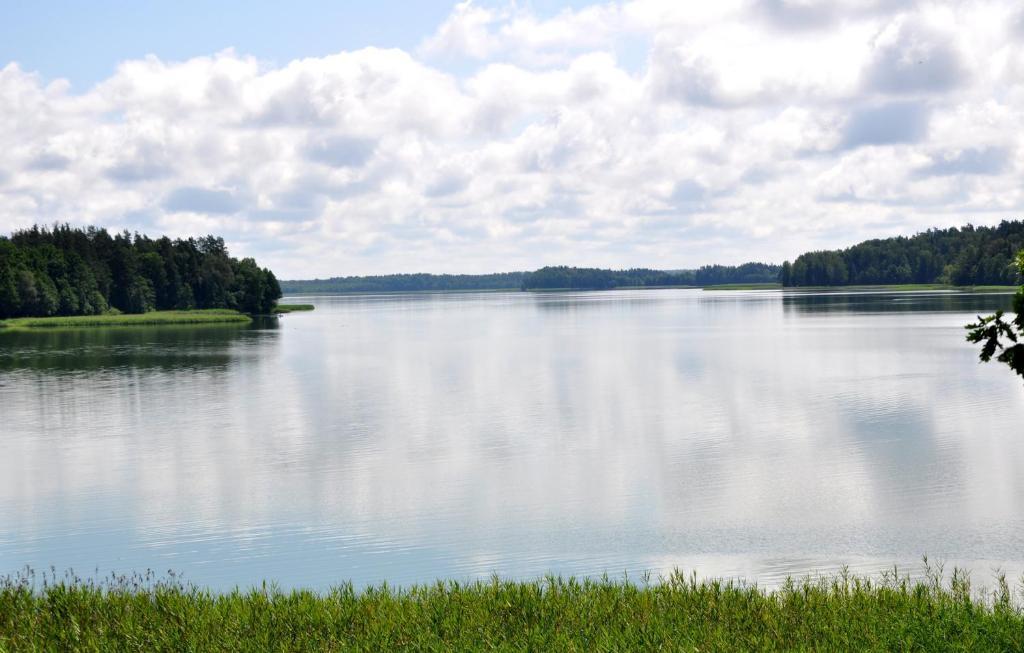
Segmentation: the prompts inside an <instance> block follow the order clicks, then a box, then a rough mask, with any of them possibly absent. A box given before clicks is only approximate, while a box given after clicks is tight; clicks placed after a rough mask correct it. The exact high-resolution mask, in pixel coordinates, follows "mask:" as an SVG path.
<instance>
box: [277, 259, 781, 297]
mask: <svg viewBox="0 0 1024 653" xmlns="http://www.w3.org/2000/svg"><path fill="white" fill-rule="evenodd" d="M780 270H781V268H780V267H779V266H777V265H766V264H764V263H745V264H743V265H740V266H730V265H706V266H704V267H702V268H700V269H698V270H676V271H664V270H647V269H641V268H635V269H631V270H604V269H598V268H571V267H565V266H557V267H545V268H541V269H539V270H537V271H535V272H501V273H496V274H389V275H383V276H371V277H335V278H333V279H313V280H309V281H282V282H281V289H282V290H283V291H284V292H286V293H289V294H292V293H318V292H320V293H343V292H415V291H421V290H434V291H439V290H519V289H522V290H534V289H538V290H539V289H550V288H576V289H580V290H583V289H586V290H606V289H609V288H620V287H624V286H632V287H637V286H709V285H715V284H723V283H772V282H777V281H778V280H779V272H780Z"/></svg>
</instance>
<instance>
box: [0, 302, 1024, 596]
mask: <svg viewBox="0 0 1024 653" xmlns="http://www.w3.org/2000/svg"><path fill="white" fill-rule="evenodd" d="M293 299H295V300H296V301H302V302H309V303H313V304H315V305H316V311H315V312H312V313H295V314H291V315H287V316H284V317H282V318H280V319H271V318H267V319H264V320H262V321H259V322H257V323H255V324H253V325H252V326H249V327H244V326H243V327H236V326H211V327H190V328H141V329H137V328H121V329H102V330H69V331H54V332H38V333H34V332H33V333H28V332H18V333H15V332H9V333H0V573H11V572H16V571H18V570H19V569H22V568H24V567H25V566H26V565H29V566H31V567H34V568H36V569H49V568H50V567H51V566H53V567H55V568H56V569H57V570H58V572H60V571H63V570H65V569H67V568H73V569H74V570H75V571H77V572H78V573H80V574H82V575H86V576H95V575H97V574H99V575H104V574H107V573H110V572H111V571H118V572H128V571H132V570H145V569H153V570H155V571H156V572H158V573H159V574H163V573H166V572H167V571H168V570H173V571H175V572H179V573H182V574H183V575H184V577H185V578H186V579H187V580H190V581H194V582H196V583H199V584H202V585H206V586H209V587H212V588H214V589H228V588H231V587H234V586H236V585H240V586H249V585H252V584H258V583H260V582H261V581H262V580H268V581H277V582H279V583H280V584H281V586H282V587H286V588H287V587H296V586H305V587H311V588H315V589H325V588H327V587H329V586H331V585H334V584H337V583H339V582H341V581H344V580H352V581H353V582H355V584H356V585H364V584H366V583H376V582H380V581H383V580H387V581H389V582H391V583H397V584H409V583H413V582H422V581H432V580H434V579H437V578H450V579H459V580H463V579H473V578H480V577H487V576H489V575H491V574H493V573H496V574H499V575H501V576H503V577H513V578H535V577H538V576H541V575H543V574H545V573H547V572H553V573H559V574H563V575H570V574H572V575H590V576H598V575H601V574H603V573H607V574H608V575H610V576H612V577H622V575H623V574H624V573H628V574H629V577H631V578H639V577H640V575H641V574H643V573H644V572H645V571H649V572H651V573H652V574H653V575H654V576H657V575H658V574H664V573H666V572H668V571H671V570H672V569H673V568H677V567H678V568H681V569H684V570H686V571H687V572H689V571H690V570H695V571H696V572H697V573H698V575H700V576H724V577H743V578H746V579H748V580H756V581H758V582H759V583H762V584H765V585H775V584H778V583H779V582H780V581H781V580H782V579H784V578H785V577H786V576H787V575H791V574H792V575H797V576H799V575H803V574H806V573H809V572H812V571H824V572H831V571H834V570H836V569H838V568H839V567H840V566H841V565H848V566H849V567H850V568H851V569H852V570H854V571H857V572H863V573H876V572H879V571H881V570H884V569H887V568H889V569H891V568H892V566H893V565H898V567H899V568H901V569H903V570H905V571H908V572H915V573H916V572H919V571H920V568H921V557H922V556H923V555H925V554H927V555H928V556H929V557H930V558H931V559H932V560H940V561H945V562H946V564H947V568H948V567H952V566H953V565H954V564H956V565H961V566H963V567H966V568H968V569H970V570H971V571H972V574H973V577H974V579H975V580H976V581H977V582H982V583H986V582H990V581H991V579H992V577H993V570H995V569H1002V570H1005V571H1006V572H1008V574H1009V575H1011V576H1019V575H1020V573H1021V572H1024V474H1022V473H1021V472H1022V470H1024V428H1022V425H1024V383H1022V382H1021V380H1020V379H1019V377H1015V376H1014V375H1013V374H1012V373H1011V372H1010V371H1009V370H1008V369H1007V368H1005V366H997V365H994V364H990V365H980V364H979V363H978V361H977V350H976V347H975V346H972V345H970V344H969V343H967V342H965V340H964V334H965V331H964V329H963V325H964V324H966V323H967V322H969V321H971V320H973V318H974V317H975V316H976V315H977V314H978V313H987V312H991V311H993V310H995V309H997V308H1008V307H1009V305H1010V295H1006V294H1003V295H993V294H971V293H959V292H918V293H914V292H889V293H863V292H862V293H854V292H850V293H842V292H840V293H813V292H807V293H791V292H785V293H783V292H780V291H759V292H753V291H752V292H727V291H719V292H702V291H699V290H681V289H668V290H636V291H629V290H623V291H608V292H590V293H585V292H580V293H536V294H534V293H520V292H512V293H465V294H410V295H376V296H369V295H366V296H333V297H325V296H320V297H314V298H311V299H310V298H301V299H297V298H293ZM285 301H287V299H286V300H285Z"/></svg>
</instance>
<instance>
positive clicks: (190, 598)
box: [0, 574, 1024, 651]
mask: <svg viewBox="0 0 1024 653" xmlns="http://www.w3.org/2000/svg"><path fill="white" fill-rule="evenodd" d="M491 649H498V650H517V651H518V650H551V651H595V650H596V651H611V650H645V651H646V650H672V651H676V650H679V651H696V650H701V651H704V650H715V651H749V650H759V651H773V650H880V651H881V650H993V651H994V650H1000V651H1009V650H1024V614H1022V612H1021V609H1020V608H1019V607H1017V605H1016V603H1015V601H1014V599H1013V597H1012V596H1011V591H1010V588H1009V587H1008V586H1007V585H1006V583H1005V582H1000V583H997V585H996V588H995V590H994V591H991V592H989V593H987V594H983V595H979V594H977V593H976V592H972V590H971V587H970V583H969V581H967V580H965V579H964V578H963V577H962V576H957V575H954V577H953V578H952V579H950V580H948V581H943V580H942V579H941V578H938V577H935V576H932V577H930V578H928V579H926V580H923V581H917V582H911V581H909V580H906V579H897V578H895V577H887V578H883V579H881V580H880V581H874V582H872V581H869V580H865V579H860V578H851V577H846V576H839V577H836V578H831V579H822V580H817V581H807V582H804V583H797V584H792V583H790V584H787V585H786V586H784V587H783V588H782V589H780V590H777V591H773V592H765V591H763V590H759V589H756V588H753V587H749V586H744V585H739V584H733V583H727V582H715V581H706V582H705V581H697V580H695V578H694V577H688V576H684V575H681V574H675V575H672V576H671V577H669V578H668V579H666V580H665V581H663V582H659V583H653V584H639V585H637V584H630V583H618V582H612V581H607V580H605V581H575V580H562V579H555V578H549V579H547V580H544V581H538V582H511V581H500V580H497V579H495V580H493V581H491V582H480V583H470V584H459V583H438V584H435V585H430V586H421V587H414V588H411V589H408V590H399V589H392V588H390V587H388V586H381V587H373V588H369V589H366V590H363V591H356V590H355V589H354V588H353V587H352V586H351V585H345V586H341V587H339V588H337V589H334V590H332V591H330V592H328V593H325V594H317V593H312V592H305V591H295V592H281V591H277V590H275V589H273V588H270V587H264V588H262V589H258V590H251V591H235V592H230V593H225V594H214V593H210V592H207V591H204V590H200V589H196V588H193V587H189V586H186V585H182V584H180V583H177V582H153V581H152V579H149V578H144V577H134V578H120V579H112V580H109V581H107V582H104V583H99V584H97V583H93V582H83V581H79V580H75V579H70V580H68V579H64V580H61V581H59V582H53V580H52V579H51V580H50V582H48V583H46V584H43V585H40V584H38V583H37V582H36V580H35V579H33V578H31V577H25V576H23V577H19V578H11V579H8V580H7V581H6V582H2V583H0V650H4V651H6V650H11V651H15V650H132V651H136V650H137V651H180V650H199V651H237V650H261V651H263V650H268V651H269V650H360V651H363V650H375V651H376V650H416V651H449V650H491Z"/></svg>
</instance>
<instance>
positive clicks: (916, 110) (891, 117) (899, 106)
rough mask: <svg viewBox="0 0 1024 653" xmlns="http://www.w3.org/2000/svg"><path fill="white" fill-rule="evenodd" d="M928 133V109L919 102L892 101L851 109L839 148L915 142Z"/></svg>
mask: <svg viewBox="0 0 1024 653" xmlns="http://www.w3.org/2000/svg"><path fill="white" fill-rule="evenodd" d="M927 132H928V108H927V107H925V106H924V105H923V104H921V103H919V102H893V103H890V104H884V105H882V106H877V107H865V108H863V109H859V110H857V111H855V112H854V113H853V114H852V115H851V116H850V119H849V121H848V122H847V124H846V129H845V130H844V133H843V142H842V147H843V148H847V149H849V148H854V147H860V146H862V145H894V144H899V143H916V142H918V141H920V140H922V139H923V138H924V137H925V136H926V135H927Z"/></svg>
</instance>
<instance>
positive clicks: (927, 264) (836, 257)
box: [782, 220, 1024, 286]
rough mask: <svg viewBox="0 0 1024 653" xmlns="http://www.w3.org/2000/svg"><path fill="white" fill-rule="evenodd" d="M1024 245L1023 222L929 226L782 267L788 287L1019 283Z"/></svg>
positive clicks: (807, 256) (809, 255) (811, 254)
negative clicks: (1019, 256) (1016, 260)
mask: <svg viewBox="0 0 1024 653" xmlns="http://www.w3.org/2000/svg"><path fill="white" fill-rule="evenodd" d="M1021 249H1024V222H1022V221H1020V220H1014V221H1004V222H1002V223H1001V224H999V226H997V227H974V226H972V225H968V226H966V227H962V228H957V227H953V228H950V229H929V230H928V231H925V232H923V233H919V234H917V235H915V236H911V237H909V238H906V237H902V236H901V237H898V238H886V239H879V240H868V241H865V242H863V243H860V244H859V245H854V246H853V247H849V248H847V249H843V250H830V251H819V252H809V253H807V254H803V255H801V256H800V257H799V258H797V259H796V261H794V262H793V263H792V264H790V263H789V262H788V261H787V262H786V263H784V264H783V266H782V285H784V286H845V285H875V284H902V283H945V284H952V285H955V286H985V285H1000V286H1002V285H1015V284H1018V283H1020V282H1021V274H1020V271H1019V270H1018V269H1017V266H1016V265H1015V264H1014V256H1015V255H1016V253H1017V252H1018V251H1020V250H1021Z"/></svg>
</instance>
